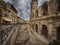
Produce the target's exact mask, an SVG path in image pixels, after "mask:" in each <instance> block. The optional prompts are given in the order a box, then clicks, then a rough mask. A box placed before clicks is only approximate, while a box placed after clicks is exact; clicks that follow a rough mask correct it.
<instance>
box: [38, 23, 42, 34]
mask: <svg viewBox="0 0 60 45" xmlns="http://www.w3.org/2000/svg"><path fill="white" fill-rule="evenodd" d="M39 34H42V24H39Z"/></svg>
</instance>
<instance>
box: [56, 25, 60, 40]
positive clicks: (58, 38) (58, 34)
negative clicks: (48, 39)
mask: <svg viewBox="0 0 60 45" xmlns="http://www.w3.org/2000/svg"><path fill="white" fill-rule="evenodd" d="M57 40H60V26H59V27H57Z"/></svg>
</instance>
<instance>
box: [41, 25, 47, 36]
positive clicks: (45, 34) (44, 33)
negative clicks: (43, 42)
mask: <svg viewBox="0 0 60 45" xmlns="http://www.w3.org/2000/svg"><path fill="white" fill-rule="evenodd" d="M42 34H43V35H44V36H45V37H47V36H48V30H47V26H46V25H42Z"/></svg>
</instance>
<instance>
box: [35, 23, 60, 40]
mask: <svg viewBox="0 0 60 45" xmlns="http://www.w3.org/2000/svg"><path fill="white" fill-rule="evenodd" d="M38 30H39V29H38V25H37V24H35V31H36V32H37V33H38ZM48 31H49V30H48V27H47V26H46V25H42V34H43V35H44V36H45V37H46V38H48ZM56 36H57V40H60V26H59V27H57V28H56Z"/></svg>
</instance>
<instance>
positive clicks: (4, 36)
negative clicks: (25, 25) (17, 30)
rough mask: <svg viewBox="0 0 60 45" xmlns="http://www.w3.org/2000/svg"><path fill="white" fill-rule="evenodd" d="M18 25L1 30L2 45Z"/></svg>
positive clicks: (0, 42) (0, 41) (0, 39)
mask: <svg viewBox="0 0 60 45" xmlns="http://www.w3.org/2000/svg"><path fill="white" fill-rule="evenodd" d="M15 25H17V24H14V25H12V26H10V27H8V28H6V29H3V30H0V45H2V44H3V43H4V42H5V40H6V39H7V37H8V36H9V34H10V32H11V31H12V28H13V27H14V26H15Z"/></svg>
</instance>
